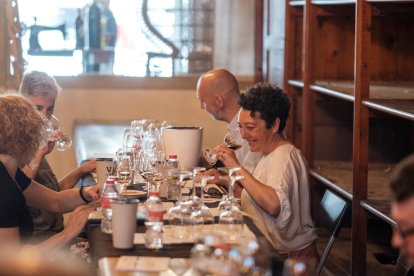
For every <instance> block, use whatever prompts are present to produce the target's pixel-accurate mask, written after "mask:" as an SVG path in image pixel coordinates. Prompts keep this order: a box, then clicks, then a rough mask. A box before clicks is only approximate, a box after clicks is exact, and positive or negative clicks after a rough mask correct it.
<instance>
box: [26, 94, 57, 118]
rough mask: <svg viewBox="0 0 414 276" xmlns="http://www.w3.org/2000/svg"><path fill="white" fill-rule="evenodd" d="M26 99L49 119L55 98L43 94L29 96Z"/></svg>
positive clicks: (53, 108)
mask: <svg viewBox="0 0 414 276" xmlns="http://www.w3.org/2000/svg"><path fill="white" fill-rule="evenodd" d="M28 99H29V100H30V102H31V103H32V104H33V105H34V106H35V107H36V109H37V110H38V111H39V112H40V113H42V114H43V115H45V116H46V118H48V119H50V117H51V116H52V114H53V111H54V110H55V99H51V98H48V97H44V96H30V97H28Z"/></svg>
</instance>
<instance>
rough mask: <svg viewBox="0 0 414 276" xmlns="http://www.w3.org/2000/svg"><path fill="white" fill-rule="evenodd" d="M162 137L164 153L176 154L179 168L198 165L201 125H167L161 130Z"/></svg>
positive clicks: (201, 133) (201, 139)
mask: <svg viewBox="0 0 414 276" xmlns="http://www.w3.org/2000/svg"><path fill="white" fill-rule="evenodd" d="M162 139H163V142H164V146H165V153H166V155H167V156H168V155H177V159H178V161H179V165H180V167H181V168H193V167H197V166H198V163H199V161H200V160H199V159H200V152H201V145H202V143H203V128H202V127H194V126H175V127H167V128H164V129H163V130H162Z"/></svg>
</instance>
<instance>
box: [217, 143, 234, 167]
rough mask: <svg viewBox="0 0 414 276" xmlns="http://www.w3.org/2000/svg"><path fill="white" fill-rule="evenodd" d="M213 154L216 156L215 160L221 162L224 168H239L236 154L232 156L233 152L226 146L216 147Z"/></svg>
mask: <svg viewBox="0 0 414 276" xmlns="http://www.w3.org/2000/svg"><path fill="white" fill-rule="evenodd" d="M213 152H214V154H215V155H216V156H217V159H218V160H220V161H221V162H223V164H224V165H225V166H226V167H228V168H230V167H240V163H239V161H238V160H237V157H236V154H234V151H233V150H232V149H229V148H228V147H227V146H226V145H224V144H221V145H218V146H216V147H215V148H214V149H213Z"/></svg>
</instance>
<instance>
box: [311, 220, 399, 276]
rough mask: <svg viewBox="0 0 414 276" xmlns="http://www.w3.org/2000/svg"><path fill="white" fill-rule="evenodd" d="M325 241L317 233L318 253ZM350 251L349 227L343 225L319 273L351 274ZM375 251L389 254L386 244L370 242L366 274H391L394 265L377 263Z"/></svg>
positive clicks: (329, 274)
mask: <svg viewBox="0 0 414 276" xmlns="http://www.w3.org/2000/svg"><path fill="white" fill-rule="evenodd" d="M327 241H328V237H327V236H326V235H324V234H323V233H319V241H318V242H317V247H318V252H319V254H320V255H321V253H322V252H323V250H324V249H325V245H326V243H327ZM351 252H352V251H351V228H350V227H345V228H343V229H342V231H341V233H340V236H339V237H338V238H337V239H336V241H335V244H334V246H333V248H332V251H331V253H330V255H329V256H328V259H327V261H326V263H325V267H324V269H323V271H322V273H321V275H326V276H337V275H351ZM376 253H385V254H391V251H390V249H389V247H388V246H387V245H386V244H380V243H378V242H375V243H374V242H370V243H369V245H368V249H367V275H375V276H383V275H384V276H385V275H387V276H388V275H391V272H392V271H393V269H394V265H389V264H388V265H384V264H381V263H379V262H378V261H377V260H376V258H375V256H374V254H376Z"/></svg>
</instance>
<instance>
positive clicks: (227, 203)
mask: <svg viewBox="0 0 414 276" xmlns="http://www.w3.org/2000/svg"><path fill="white" fill-rule="evenodd" d="M240 170H241V168H240V167H234V168H221V169H220V170H219V171H221V172H226V171H227V174H228V176H226V177H225V178H228V179H229V180H230V181H229V182H230V185H229V189H228V190H229V192H228V194H227V197H225V198H224V199H223V200H222V201H220V203H219V206H218V208H219V210H225V209H229V208H230V207H238V206H237V203H236V199H235V198H234V192H233V187H234V184H235V183H236V182H237V181H239V180H241V179H243V178H244V176H242V175H235V173H236V172H237V171H240Z"/></svg>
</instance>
